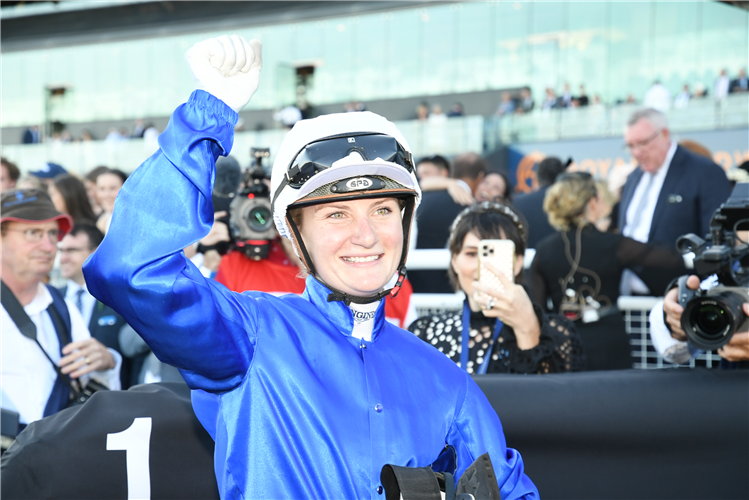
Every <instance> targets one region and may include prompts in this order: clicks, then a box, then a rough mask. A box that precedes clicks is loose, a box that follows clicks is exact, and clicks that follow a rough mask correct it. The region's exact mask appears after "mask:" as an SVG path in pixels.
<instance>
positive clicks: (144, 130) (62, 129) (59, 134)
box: [21, 119, 159, 144]
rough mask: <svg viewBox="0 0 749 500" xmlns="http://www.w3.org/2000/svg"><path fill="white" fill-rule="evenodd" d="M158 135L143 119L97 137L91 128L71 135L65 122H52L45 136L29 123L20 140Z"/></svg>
mask: <svg viewBox="0 0 749 500" xmlns="http://www.w3.org/2000/svg"><path fill="white" fill-rule="evenodd" d="M158 136H159V129H157V128H156V127H155V126H154V124H153V123H151V122H148V123H146V122H145V121H144V120H143V119H137V120H135V123H134V124H133V126H132V127H131V128H128V127H110V128H109V130H108V131H107V133H106V135H105V136H104V137H97V136H96V134H94V133H93V132H91V130H88V129H83V130H81V131H80V134H79V135H73V133H71V132H70V130H69V129H68V128H67V127H66V126H65V124H63V123H60V122H53V123H52V127H51V130H50V132H49V136H48V137H45V136H44V133H43V132H42V130H41V129H40V128H39V125H31V126H30V127H28V128H27V129H26V130H24V131H23V134H22V136H21V142H22V143H23V144H38V143H40V142H46V141H50V142H53V143H74V142H90V141H96V140H105V141H108V142H117V141H128V140H130V139H143V140H146V141H151V142H153V141H155V140H156V138H157V137H158Z"/></svg>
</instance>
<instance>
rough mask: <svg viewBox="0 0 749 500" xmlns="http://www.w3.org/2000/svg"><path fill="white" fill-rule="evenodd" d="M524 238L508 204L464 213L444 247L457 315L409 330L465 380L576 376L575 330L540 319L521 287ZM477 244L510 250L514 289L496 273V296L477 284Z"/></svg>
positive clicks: (557, 320)
mask: <svg viewBox="0 0 749 500" xmlns="http://www.w3.org/2000/svg"><path fill="white" fill-rule="evenodd" d="M525 233H526V228H525V227H524V225H523V223H522V220H521V219H520V217H519V216H518V215H517V214H516V213H515V212H514V211H513V210H512V209H511V208H509V207H508V206H507V205H503V204H500V203H496V202H489V201H486V202H482V203H479V204H477V205H473V206H471V207H469V208H466V209H465V210H463V212H461V213H460V215H458V217H457V218H456V219H455V222H453V225H452V229H451V231H450V240H449V242H448V248H449V249H450V254H451V256H452V259H451V261H450V268H449V270H448V275H449V276H450V281H451V282H452V283H453V285H454V286H455V288H456V290H462V291H463V292H465V294H466V300H465V303H464V305H463V310H462V311H450V312H446V313H442V314H437V315H430V316H425V317H422V318H419V319H418V320H416V321H415V322H414V323H412V324H411V326H410V327H409V330H411V331H412V332H413V333H415V334H416V335H418V336H419V337H420V338H421V339H422V340H424V341H426V342H429V343H430V344H432V345H434V346H435V347H437V348H438V349H439V350H440V351H442V352H443V353H445V354H446V355H447V356H448V357H449V358H451V359H452V360H453V361H455V362H456V363H458V364H459V365H460V366H461V367H462V368H463V369H464V370H466V371H467V372H468V373H477V374H482V373H555V372H567V371H577V370H581V369H582V368H583V366H584V355H583V353H582V347H581V343H580V341H579V339H578V337H577V333H576V332H575V330H574V328H572V327H571V326H570V324H569V323H568V322H567V321H566V320H565V319H563V318H561V317H557V316H550V315H545V314H544V313H543V312H542V310H541V308H540V307H539V306H537V305H535V304H533V303H532V302H531V300H530V298H529V295H528V292H527V291H526V290H525V288H524V287H523V285H522V284H520V283H521V282H522V278H523V274H522V273H523V254H524V252H525ZM482 239H509V240H512V241H513V242H514V243H515V266H514V274H515V276H514V278H515V280H514V283H513V282H512V281H510V280H509V279H508V278H506V277H505V276H504V275H503V274H502V273H501V272H500V271H499V270H497V269H495V272H494V274H496V275H497V276H498V277H500V281H502V284H503V286H504V289H505V290H504V291H502V292H500V291H499V290H497V289H495V288H489V287H487V286H486V285H484V284H482V283H479V282H478V281H476V280H477V278H478V268H479V266H478V247H479V241H480V240H482ZM487 267H489V268H490V269H491V267H492V266H491V264H490V263H488V264H487Z"/></svg>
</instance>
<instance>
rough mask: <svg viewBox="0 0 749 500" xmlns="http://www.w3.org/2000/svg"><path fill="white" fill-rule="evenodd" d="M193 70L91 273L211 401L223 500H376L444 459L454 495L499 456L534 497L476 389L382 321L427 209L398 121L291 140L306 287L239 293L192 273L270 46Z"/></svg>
mask: <svg viewBox="0 0 749 500" xmlns="http://www.w3.org/2000/svg"><path fill="white" fill-rule="evenodd" d="M186 59H187V61H188V64H189V65H190V70H191V72H192V74H193V77H194V78H195V80H196V83H197V85H198V88H199V89H200V90H196V91H195V92H194V93H193V94H192V95H191V96H190V99H189V100H188V102H187V103H185V104H183V105H181V106H180V107H179V108H177V110H176V111H175V112H174V114H173V116H172V119H171V120H170V122H169V126H168V127H167V129H166V130H165V131H164V132H163V133H162V135H161V136H160V137H159V144H160V146H161V150H160V151H159V152H158V153H156V154H154V155H153V156H151V157H150V158H149V159H148V160H146V162H145V163H144V164H143V165H142V166H141V167H139V168H138V169H137V170H136V171H135V172H134V173H133V174H132V176H131V178H130V179H128V181H127V182H125V185H124V186H123V187H122V190H121V191H120V194H119V195H118V198H117V204H116V206H115V207H114V219H115V220H116V224H112V227H111V228H110V231H109V233H108V234H107V237H106V238H105V239H104V241H103V242H102V244H101V246H100V247H99V249H98V250H97V251H96V252H94V254H93V255H92V256H91V257H90V258H89V260H88V261H87V263H86V265H85V266H84V274H85V276H86V283H87V284H89V283H90V289H91V291H92V294H93V295H95V296H96V297H98V298H99V299H100V300H101V301H102V302H104V303H105V304H108V305H110V306H111V307H113V308H114V309H115V310H117V312H119V313H120V314H121V315H122V316H123V317H124V318H125V319H126V320H127V322H128V323H129V324H130V325H132V327H133V328H134V329H135V330H136V331H137V332H138V334H139V335H140V336H141V337H142V338H143V339H144V340H145V341H146V342H147V343H148V345H149V346H150V347H151V349H152V350H153V352H154V353H155V354H156V355H157V356H158V357H159V359H160V360H163V361H164V362H166V363H169V364H171V365H173V366H176V367H178V368H181V369H182V370H183V371H182V374H183V376H184V377H185V379H186V381H187V382H188V384H189V385H190V386H191V387H194V388H198V389H202V390H203V391H205V392H201V393H199V394H200V395H199V396H198V395H196V397H195V398H194V409H195V413H196V415H198V417H199V418H200V420H201V422H203V423H204V425H205V427H206V429H207V430H208V431H209V432H211V433H212V435H213V437H214V439H215V441H216V452H215V455H214V459H215V470H216V473H217V480H218V485H219V490H220V494H221V497H222V498H239V497H242V498H377V497H379V496H380V495H383V493H384V491H383V490H384V486H383V485H382V484H381V483H380V474H381V472H382V469H383V466H385V465H386V464H393V465H400V466H412V467H426V466H428V465H430V464H432V463H435V460H436V459H437V458H438V457H439V456H440V454H441V453H442V452H443V450H444V449H445V447H446V446H449V447H452V448H453V449H454V450H456V454H457V457H456V460H457V469H456V468H455V466H453V467H452V469H451V470H450V472H451V473H454V474H455V476H456V478H459V477H460V475H461V474H462V473H463V472H464V470H465V469H466V468H467V467H468V466H469V465H470V464H471V463H472V462H473V461H474V460H476V459H477V458H478V457H479V456H481V455H483V454H484V453H489V454H490V456H491V458H492V462H493V464H494V470H495V472H496V476H495V477H496V480H497V483H498V486H499V489H500V492H501V495H502V498H503V499H507V500H510V499H513V498H537V495H538V493H537V491H536V489H535V486H534V485H533V483H532V482H531V481H530V480H529V479H528V478H527V477H526V476H525V474H524V473H523V463H522V459H521V458H520V456H519V454H517V452H515V450H512V449H509V448H507V445H506V443H505V440H504V436H503V434H502V427H501V425H500V423H499V419H498V417H497V413H496V412H495V411H494V409H493V408H492V407H491V405H489V402H488V401H487V400H486V397H484V395H483V393H482V392H481V390H480V389H479V388H478V386H477V385H476V384H475V383H474V382H473V381H472V380H471V378H470V377H469V376H468V374H466V373H464V372H461V371H460V370H459V369H458V368H457V367H456V366H455V364H454V363H452V362H450V361H449V360H448V359H446V358H445V357H444V356H443V355H442V354H440V353H439V352H438V351H436V350H435V349H433V348H431V347H430V346H428V345H427V344H425V343H423V342H422V341H420V340H419V339H418V338H416V337H414V336H413V335H411V334H410V333H408V332H406V331H404V330H401V329H400V328H398V327H396V326H394V325H392V324H390V323H388V322H387V321H386V320H385V302H384V300H383V299H384V297H386V296H387V295H388V294H390V295H391V296H394V295H395V294H397V293H398V290H399V289H400V286H401V284H402V282H403V279H404V278H405V261H406V254H407V250H408V236H409V231H410V228H411V223H412V221H413V214H414V210H415V208H416V207H417V206H418V204H419V201H420V198H421V192H420V190H419V186H418V184H417V181H416V175H415V172H414V165H413V161H412V159H411V153H410V149H409V146H408V143H407V141H406V140H405V138H404V137H403V135H402V134H401V133H400V132H399V131H398V129H397V128H396V127H395V125H393V124H392V123H391V122H389V121H388V120H386V119H385V118H383V117H381V116H378V115H375V114H372V113H368V112H361V113H342V114H333V115H325V116H321V117H318V118H314V119H312V120H302V121H300V122H298V123H297V124H296V125H295V126H294V128H293V129H292V130H291V131H289V132H288V134H287V135H286V137H285V139H284V141H283V144H282V145H281V147H280V149H279V151H278V154H277V156H276V160H275V163H274V165H273V172H272V176H271V187H270V193H271V194H272V196H271V202H272V211H273V219H274V222H275V224H276V227H277V229H278V232H279V233H280V235H281V236H283V237H285V238H288V239H290V240H291V241H292V242H293V246H294V249H295V251H296V252H297V254H298V256H299V258H300V260H301V261H302V263H303V265H304V266H305V268H306V269H307V270H308V271H309V276H308V277H307V279H306V282H305V285H306V288H305V291H304V294H303V295H301V296H299V295H294V294H289V295H284V296H281V297H278V296H275V295H271V294H267V293H262V292H252V291H250V292H245V293H242V294H239V293H235V292H232V291H230V290H228V289H227V288H226V287H224V286H222V285H220V284H218V283H216V282H214V281H211V280H208V279H206V278H205V277H203V275H202V274H201V273H200V272H199V271H198V270H197V269H196V268H195V267H194V266H193V265H192V264H191V263H190V261H189V260H187V259H186V257H185V255H184V252H183V250H182V249H184V248H185V247H187V246H189V245H191V244H193V243H194V242H196V241H198V240H200V239H201V238H203V237H204V236H205V234H206V233H208V231H209V230H210V228H211V226H212V224H213V213H214V211H213V205H212V203H211V196H210V193H211V191H212V184H213V179H214V176H215V162H216V158H217V157H218V156H219V155H227V154H228V153H229V151H230V149H231V146H232V141H233V137H234V135H233V134H234V125H235V124H236V121H237V119H238V114H237V112H238V111H239V110H240V109H242V107H244V105H245V104H246V103H247V102H248V101H249V99H250V97H251V95H252V93H253V92H254V90H255V89H256V88H257V86H258V81H259V80H258V79H259V73H260V43H259V42H257V41H252V42H247V41H245V40H243V39H241V38H240V37H237V36H231V37H221V38H220V39H211V40H207V41H205V42H200V43H198V44H196V45H195V46H194V47H193V48H192V49H190V50H189V51H188V53H187V57H186ZM203 89H205V90H203ZM124 249H126V250H124ZM446 422H447V423H449V424H447V425H446ZM362 430H364V432H362ZM279 477H283V480H282V481H279V480H278V478H279ZM388 496H389V495H388ZM383 497H384V495H383Z"/></svg>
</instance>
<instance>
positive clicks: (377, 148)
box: [286, 132, 414, 189]
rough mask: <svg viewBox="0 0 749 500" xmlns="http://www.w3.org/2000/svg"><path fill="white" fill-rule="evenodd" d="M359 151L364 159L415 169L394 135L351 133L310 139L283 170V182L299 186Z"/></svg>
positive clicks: (411, 170)
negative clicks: (284, 176) (285, 170)
mask: <svg viewBox="0 0 749 500" xmlns="http://www.w3.org/2000/svg"><path fill="white" fill-rule="evenodd" d="M354 152H355V153H358V154H359V155H361V157H362V158H363V159H364V160H365V161H372V160H374V159H376V158H380V159H382V160H384V161H386V162H390V163H395V164H397V165H400V166H402V167H403V168H405V169H406V170H408V172H409V173H411V172H413V171H414V163H413V157H412V156H411V153H409V152H408V151H406V150H405V149H404V148H403V146H401V145H400V144H399V143H398V141H397V140H395V138H393V137H391V136H389V135H385V134H377V133H366V132H364V133H353V134H345V135H340V136H334V137H328V138H325V139H322V140H319V141H315V142H311V143H309V144H307V145H306V146H305V147H304V148H302V150H301V151H299V153H297V155H296V157H295V158H294V160H293V161H292V162H291V165H290V166H289V169H288V171H287V172H286V179H287V181H286V183H287V184H288V185H289V186H291V187H292V188H294V189H299V188H301V187H302V186H303V185H304V183H305V182H307V181H308V180H309V179H310V178H312V177H313V176H314V175H315V174H317V173H319V172H321V171H323V170H326V169H328V168H330V167H331V166H332V165H333V163H335V162H336V161H338V160H340V159H342V158H345V157H347V156H348V155H350V154H351V153H354Z"/></svg>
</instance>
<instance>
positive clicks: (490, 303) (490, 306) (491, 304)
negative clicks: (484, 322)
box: [486, 299, 497, 311]
mask: <svg viewBox="0 0 749 500" xmlns="http://www.w3.org/2000/svg"><path fill="white" fill-rule="evenodd" d="M496 303H497V302H496V301H495V300H494V299H489V301H488V302H487V303H486V310H487V311H491V310H492V309H494V304H496Z"/></svg>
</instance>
